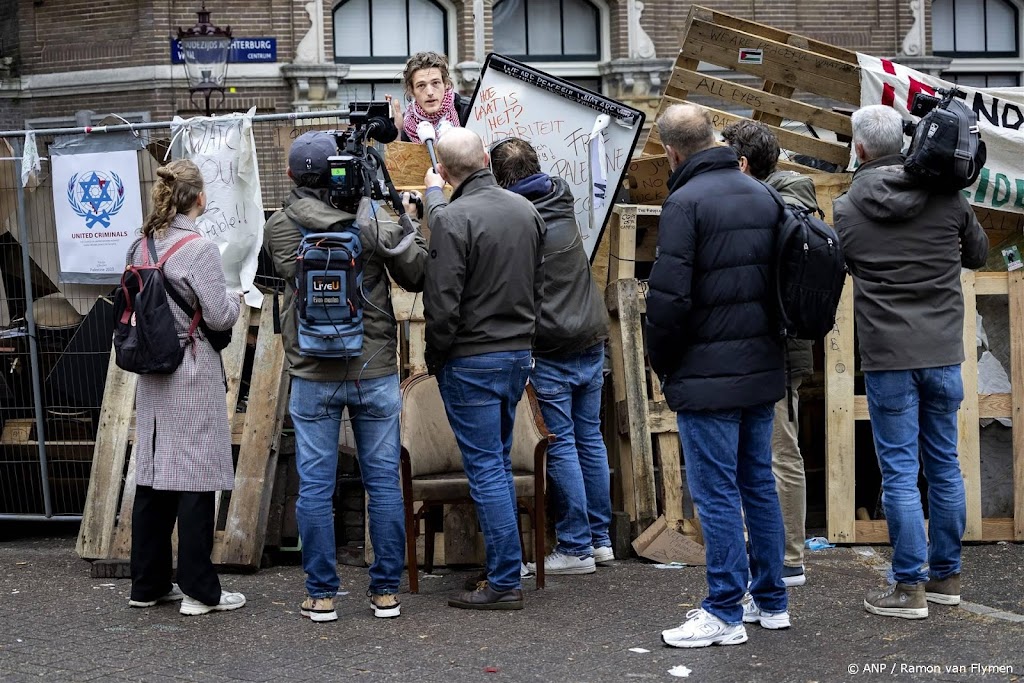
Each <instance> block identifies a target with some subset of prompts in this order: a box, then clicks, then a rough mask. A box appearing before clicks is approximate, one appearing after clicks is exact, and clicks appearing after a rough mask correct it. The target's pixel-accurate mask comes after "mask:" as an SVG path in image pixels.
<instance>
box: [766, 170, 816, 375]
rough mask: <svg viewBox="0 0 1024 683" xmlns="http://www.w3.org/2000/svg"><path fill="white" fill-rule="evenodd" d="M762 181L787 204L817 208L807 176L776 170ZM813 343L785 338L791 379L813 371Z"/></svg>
mask: <svg viewBox="0 0 1024 683" xmlns="http://www.w3.org/2000/svg"><path fill="white" fill-rule="evenodd" d="M764 182H766V183H767V184H769V185H771V186H772V187H774V188H775V190H776V191H777V192H778V193H779V194H780V195H781V196H782V199H783V201H785V202H786V203H787V204H794V205H797V206H803V207H805V208H807V209H814V210H817V209H818V195H817V194H816V193H815V191H814V181H812V180H811V179H810V178H808V177H807V176H805V175H801V174H799V173H795V172H793V171H776V172H775V173H772V174H771V175H770V176H768V177H767V178H765V181H764ZM813 345H814V342H812V341H810V340H807V339H787V340H786V365H787V367H788V369H789V376H790V377H791V378H792V379H805V378H807V377H810V376H811V373H813V372H814V357H813V356H812V355H811V347H812V346H813Z"/></svg>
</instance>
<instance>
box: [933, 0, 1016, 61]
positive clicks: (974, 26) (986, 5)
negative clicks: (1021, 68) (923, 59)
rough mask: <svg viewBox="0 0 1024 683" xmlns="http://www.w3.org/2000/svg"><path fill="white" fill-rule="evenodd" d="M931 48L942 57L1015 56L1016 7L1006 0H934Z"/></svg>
mask: <svg viewBox="0 0 1024 683" xmlns="http://www.w3.org/2000/svg"><path fill="white" fill-rule="evenodd" d="M932 51H933V52H934V53H935V54H936V55H940V56H943V57H958V58H962V57H988V58H994V57H1017V56H1019V55H1020V15H1019V10H1018V8H1017V6H1016V5H1014V4H1013V3H1012V2H1010V1H1009V0H934V1H933V2H932Z"/></svg>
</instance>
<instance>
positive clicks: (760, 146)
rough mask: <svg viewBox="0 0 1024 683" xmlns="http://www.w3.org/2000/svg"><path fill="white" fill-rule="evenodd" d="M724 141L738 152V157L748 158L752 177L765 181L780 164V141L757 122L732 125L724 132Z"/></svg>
mask: <svg viewBox="0 0 1024 683" xmlns="http://www.w3.org/2000/svg"><path fill="white" fill-rule="evenodd" d="M722 139H723V140H725V141H726V142H727V143H728V144H729V146H730V147H732V148H733V149H734V150H736V156H741V157H746V158H747V164H748V165H749V166H750V175H752V176H754V177H755V178H757V179H758V180H764V179H765V178H767V177H768V176H770V175H771V174H772V173H774V172H775V168H776V167H777V166H778V163H779V139H778V138H777V137H775V133H773V132H772V131H771V129H770V128H768V126H766V125H764V124H763V123H759V122H757V121H737V122H736V123H730V124H729V125H728V126H726V127H725V129H724V130H723V131H722Z"/></svg>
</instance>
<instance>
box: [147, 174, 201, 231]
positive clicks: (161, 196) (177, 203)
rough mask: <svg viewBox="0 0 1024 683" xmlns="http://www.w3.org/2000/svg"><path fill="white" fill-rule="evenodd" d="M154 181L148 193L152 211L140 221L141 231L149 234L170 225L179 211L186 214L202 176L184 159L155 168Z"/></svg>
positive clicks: (193, 204) (194, 197)
mask: <svg viewBox="0 0 1024 683" xmlns="http://www.w3.org/2000/svg"><path fill="white" fill-rule="evenodd" d="M156 175H157V181H156V182H155V183H154V184H153V192H152V194H151V195H150V197H151V199H152V201H153V210H152V211H151V212H150V214H149V215H148V216H146V220H145V222H144V223H143V224H142V234H143V235H144V236H145V237H150V236H151V235H153V234H154V233H156V232H158V231H160V230H164V229H166V228H168V227H170V225H171V221H173V220H174V217H175V216H176V215H178V214H179V213H188V212H189V211H191V210H192V207H194V206H195V205H196V202H197V201H198V200H199V193H200V192H202V191H203V175H202V173H200V172H199V167H198V166H196V165H195V163H193V162H192V161H189V160H188V159H179V160H177V161H172V162H171V163H169V164H167V165H166V166H162V167H160V168H158V169H157V170H156Z"/></svg>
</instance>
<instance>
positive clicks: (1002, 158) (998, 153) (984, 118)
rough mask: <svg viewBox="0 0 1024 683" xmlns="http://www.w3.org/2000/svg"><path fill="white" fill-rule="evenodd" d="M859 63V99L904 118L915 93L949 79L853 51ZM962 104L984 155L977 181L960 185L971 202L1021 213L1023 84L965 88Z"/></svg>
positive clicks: (1023, 184)
mask: <svg viewBox="0 0 1024 683" xmlns="http://www.w3.org/2000/svg"><path fill="white" fill-rule="evenodd" d="M857 61H858V63H859V64H860V104H861V106H862V107H863V106H867V105H870V104H885V105H888V106H891V107H893V108H895V109H896V111H898V112H899V113H900V114H901V115H902V116H903V118H904V119H907V120H909V119H910V118H911V117H910V112H909V109H910V105H911V104H912V103H913V101H914V95H915V94H917V93H919V92H926V93H930V94H934V93H935V89H936V88H952V87H953V84H952V83H949V82H948V81H944V80H942V79H940V78H936V77H934V76H929V75H927V74H923V73H921V72H919V71H914V70H913V69H908V68H907V67H905V66H902V65H900V64H896V63H895V62H892V61H889V60H888V59H879V58H878V57H872V56H870V55H865V54H861V53H857ZM957 87H958V88H960V90H962V91H963V92H965V93H966V94H967V98H966V102H967V106H968V107H970V108H971V109H973V110H974V112H975V113H976V114H977V116H978V127H979V129H980V130H981V139H982V140H984V142H985V146H986V148H987V151H988V160H987V161H986V162H985V167H984V168H983V169H982V171H981V175H980V176H979V177H978V181H977V182H976V183H975V184H974V185H972V186H971V187H969V188H967V189H966V190H964V195H965V196H966V197H967V199H968V200H969V201H970V202H971V204H973V205H975V206H981V207H984V208H987V209H996V210H999V211H1012V212H1015V213H1024V161H1022V158H1024V88H970V87H967V86H964V85H960V86H957Z"/></svg>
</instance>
